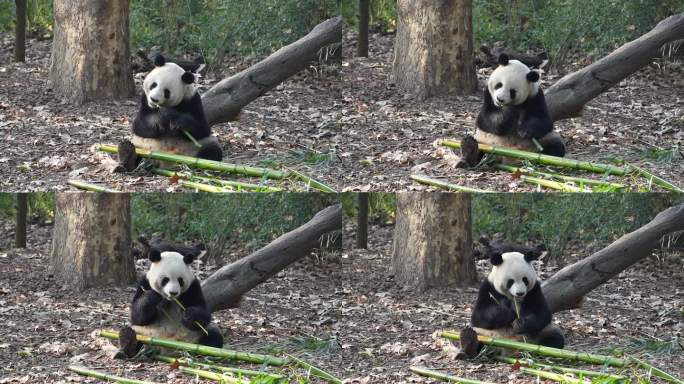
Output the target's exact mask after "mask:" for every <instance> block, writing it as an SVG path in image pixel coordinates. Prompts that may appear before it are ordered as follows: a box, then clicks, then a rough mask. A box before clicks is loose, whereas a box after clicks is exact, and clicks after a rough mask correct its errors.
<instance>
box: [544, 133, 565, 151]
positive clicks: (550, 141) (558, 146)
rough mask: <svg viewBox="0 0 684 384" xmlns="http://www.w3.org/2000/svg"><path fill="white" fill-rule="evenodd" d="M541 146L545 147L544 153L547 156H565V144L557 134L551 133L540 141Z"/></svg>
mask: <svg viewBox="0 0 684 384" xmlns="http://www.w3.org/2000/svg"><path fill="white" fill-rule="evenodd" d="M539 144H541V146H542V147H544V150H543V151H542V153H543V154H545V155H550V156H557V157H563V156H565V144H563V139H562V138H561V136H560V135H559V134H558V133H557V132H550V133H548V134H546V135H545V136H544V137H542V138H541V139H539Z"/></svg>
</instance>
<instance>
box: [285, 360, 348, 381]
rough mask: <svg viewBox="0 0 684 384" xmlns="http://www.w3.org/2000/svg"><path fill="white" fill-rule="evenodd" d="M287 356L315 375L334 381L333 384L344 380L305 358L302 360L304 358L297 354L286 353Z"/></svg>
mask: <svg viewBox="0 0 684 384" xmlns="http://www.w3.org/2000/svg"><path fill="white" fill-rule="evenodd" d="M286 356H287V357H288V358H289V359H291V360H293V361H294V362H295V363H296V365H298V366H300V367H302V368H304V369H306V370H307V371H309V372H310V373H311V374H312V375H314V376H316V377H319V378H321V379H323V380H325V381H327V382H328V383H332V384H342V380H340V379H338V378H337V377H335V376H333V375H331V374H330V373H328V372H326V371H324V370H322V369H320V368H318V367H314V366H313V365H311V364H309V363H307V362H306V361H304V360H302V359H300V358H298V357H295V356H292V355H286Z"/></svg>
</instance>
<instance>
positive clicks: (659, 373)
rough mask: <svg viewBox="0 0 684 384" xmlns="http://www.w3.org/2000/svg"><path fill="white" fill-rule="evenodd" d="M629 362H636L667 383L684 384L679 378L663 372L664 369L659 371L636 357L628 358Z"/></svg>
mask: <svg viewBox="0 0 684 384" xmlns="http://www.w3.org/2000/svg"><path fill="white" fill-rule="evenodd" d="M628 360H629V361H632V362H634V363H635V364H636V365H637V366H638V367H640V368H643V369H645V370H647V371H649V372H650V373H652V374H653V375H654V376H658V377H660V378H661V379H663V380H665V381H669V382H670V383H675V384H684V381H682V380H679V379H678V378H676V377H674V376H672V375H670V374H669V373H667V372H665V371H663V370H662V369H658V368H656V367H654V366H652V365H651V364H649V363H647V362H645V361H643V360H639V359H637V358H636V357H631V356H630V357H628Z"/></svg>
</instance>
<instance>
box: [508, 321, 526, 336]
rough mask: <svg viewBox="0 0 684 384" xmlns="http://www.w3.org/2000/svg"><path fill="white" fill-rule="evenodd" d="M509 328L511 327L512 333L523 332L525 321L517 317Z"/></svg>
mask: <svg viewBox="0 0 684 384" xmlns="http://www.w3.org/2000/svg"><path fill="white" fill-rule="evenodd" d="M511 328H512V329H513V333H515V334H516V335H519V334H521V333H525V332H524V331H525V322H524V321H523V319H521V318H517V319H515V320H514V321H513V324H512V325H511Z"/></svg>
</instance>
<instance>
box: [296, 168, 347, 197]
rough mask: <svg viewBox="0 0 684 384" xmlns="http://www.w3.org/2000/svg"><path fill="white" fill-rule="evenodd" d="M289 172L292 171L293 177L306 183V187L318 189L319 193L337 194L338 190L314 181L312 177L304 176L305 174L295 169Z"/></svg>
mask: <svg viewBox="0 0 684 384" xmlns="http://www.w3.org/2000/svg"><path fill="white" fill-rule="evenodd" d="M289 171H290V172H291V173H292V174H293V175H295V177H296V178H297V180H299V181H303V182H304V183H306V185H308V186H310V187H312V188H314V189H317V190H319V191H321V192H327V193H337V191H336V190H334V189H332V188H330V187H329V186H327V185H325V184H323V183H321V182H320V181H318V180H315V179H313V178H311V177H309V176H307V175H305V174H303V173H301V172H298V171H295V170H294V169H290V170H289Z"/></svg>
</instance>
